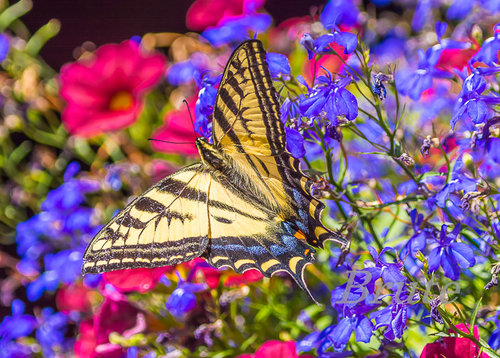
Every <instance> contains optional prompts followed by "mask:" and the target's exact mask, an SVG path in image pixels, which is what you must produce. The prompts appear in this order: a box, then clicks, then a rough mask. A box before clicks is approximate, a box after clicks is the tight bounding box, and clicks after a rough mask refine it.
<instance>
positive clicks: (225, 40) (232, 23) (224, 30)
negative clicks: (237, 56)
mask: <svg viewBox="0 0 500 358" xmlns="http://www.w3.org/2000/svg"><path fill="white" fill-rule="evenodd" d="M255 10H256V9H255V8H254V9H253V11H251V12H250V13H248V14H245V15H238V16H228V17H223V18H222V19H221V20H220V21H219V22H218V23H217V26H216V27H208V28H207V29H206V30H205V31H203V32H202V34H201V36H203V37H204V38H205V39H207V40H208V42H210V44H211V45H213V46H215V47H220V46H222V45H226V44H228V45H237V44H239V43H240V42H242V41H244V40H246V39H248V34H249V32H250V31H254V32H263V31H265V30H267V28H268V27H269V26H271V22H272V19H271V16H269V15H268V14H259V13H255Z"/></svg>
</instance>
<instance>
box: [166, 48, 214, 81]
mask: <svg viewBox="0 0 500 358" xmlns="http://www.w3.org/2000/svg"><path fill="white" fill-rule="evenodd" d="M208 63H209V58H208V56H207V55H206V54H204V53H202V52H194V53H193V54H191V56H189V59H188V60H186V61H180V62H176V63H174V64H172V65H171V66H170V67H169V69H168V71H167V81H168V82H169V83H170V84H172V85H174V86H179V85H183V84H187V83H190V82H191V81H193V77H194V76H196V74H197V73H199V72H200V71H203V70H205V69H206V68H207V67H208Z"/></svg>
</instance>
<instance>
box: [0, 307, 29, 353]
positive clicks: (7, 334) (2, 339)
mask: <svg viewBox="0 0 500 358" xmlns="http://www.w3.org/2000/svg"><path fill="white" fill-rule="evenodd" d="M11 309H12V316H6V317H5V318H4V319H3V320H2V323H0V350H3V349H2V348H3V347H4V345H5V344H7V343H8V342H10V341H12V340H15V339H16V338H19V337H25V336H28V335H30V334H31V332H33V330H34V329H35V327H36V325H37V321H36V319H35V317H33V316H31V315H27V314H24V309H25V304H24V302H23V301H21V300H18V299H16V300H14V301H12V304H11Z"/></svg>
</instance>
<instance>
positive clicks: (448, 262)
mask: <svg viewBox="0 0 500 358" xmlns="http://www.w3.org/2000/svg"><path fill="white" fill-rule="evenodd" d="M447 228H448V227H447V226H446V225H443V226H441V233H440V235H439V238H438V239H437V242H438V246H437V247H435V248H434V249H433V250H432V251H431V253H430V255H429V270H430V271H431V272H434V271H436V270H437V269H438V268H439V266H441V267H442V268H443V271H444V275H445V276H446V277H448V278H449V279H451V280H453V281H456V280H457V279H458V277H459V276H460V269H465V268H469V267H472V266H474V264H475V263H476V259H475V257H474V252H473V251H472V249H471V248H470V247H469V246H468V245H467V244H465V243H463V242H457V241H456V239H457V236H458V234H459V232H460V229H461V226H460V225H457V226H455V228H454V229H453V231H452V232H451V233H450V234H447V232H446V230H447Z"/></svg>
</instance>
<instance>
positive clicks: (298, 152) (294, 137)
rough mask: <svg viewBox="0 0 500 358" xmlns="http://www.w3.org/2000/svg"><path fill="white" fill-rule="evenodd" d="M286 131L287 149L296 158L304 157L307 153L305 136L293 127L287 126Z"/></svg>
mask: <svg viewBox="0 0 500 358" xmlns="http://www.w3.org/2000/svg"><path fill="white" fill-rule="evenodd" d="M285 131H286V149H287V150H288V151H289V152H290V154H291V155H292V156H293V157H294V158H299V159H300V158H302V157H303V156H304V155H306V150H305V148H304V138H303V137H302V135H301V134H300V133H299V131H298V130H296V129H293V128H285Z"/></svg>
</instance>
